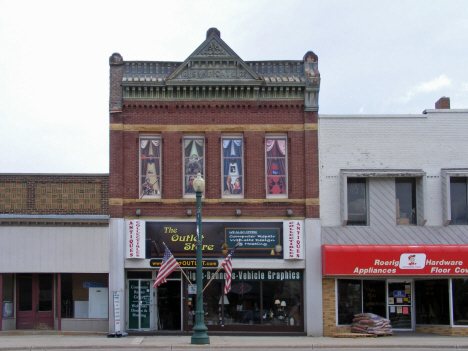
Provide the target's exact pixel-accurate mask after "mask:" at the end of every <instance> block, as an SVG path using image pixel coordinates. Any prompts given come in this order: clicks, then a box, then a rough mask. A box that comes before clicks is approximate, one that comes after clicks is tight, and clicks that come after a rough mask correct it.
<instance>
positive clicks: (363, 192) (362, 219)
mask: <svg viewBox="0 0 468 351" xmlns="http://www.w3.org/2000/svg"><path fill="white" fill-rule="evenodd" d="M347 181H348V186H347V189H348V194H347V195H348V196H347V199H348V206H347V207H348V222H347V223H346V225H348V226H357V225H362V226H366V225H368V216H367V180H366V178H348V179H347Z"/></svg>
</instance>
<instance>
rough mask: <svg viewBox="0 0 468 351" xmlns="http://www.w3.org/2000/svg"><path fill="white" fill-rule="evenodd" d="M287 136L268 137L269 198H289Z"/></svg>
mask: <svg viewBox="0 0 468 351" xmlns="http://www.w3.org/2000/svg"><path fill="white" fill-rule="evenodd" d="M286 145H287V143H286V136H273V135H270V136H268V135H267V136H266V143H265V147H266V150H265V151H266V173H267V174H266V194H267V197H287V196H288V183H287V179H288V178H287V169H288V165H287V157H286V155H287V150H286Z"/></svg>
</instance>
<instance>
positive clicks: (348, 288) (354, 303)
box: [338, 279, 362, 324]
mask: <svg viewBox="0 0 468 351" xmlns="http://www.w3.org/2000/svg"><path fill="white" fill-rule="evenodd" d="M361 302H362V300H361V281H360V280H354V279H338V324H351V323H352V322H353V318H354V315H355V314H358V313H361V311H362V303H361Z"/></svg>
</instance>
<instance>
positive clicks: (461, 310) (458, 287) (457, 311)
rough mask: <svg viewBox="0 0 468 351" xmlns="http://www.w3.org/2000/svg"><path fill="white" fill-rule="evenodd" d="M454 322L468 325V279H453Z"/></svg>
mask: <svg viewBox="0 0 468 351" xmlns="http://www.w3.org/2000/svg"><path fill="white" fill-rule="evenodd" d="M452 301H453V324H454V325H468V279H452Z"/></svg>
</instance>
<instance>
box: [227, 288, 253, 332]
mask: <svg viewBox="0 0 468 351" xmlns="http://www.w3.org/2000/svg"><path fill="white" fill-rule="evenodd" d="M226 296H227V298H228V300H229V307H228V308H226V310H227V314H229V315H230V316H232V317H231V318H230V319H229V320H228V319H227V318H226V321H225V322H231V323H230V324H244V325H246V324H247V325H253V324H260V323H261V313H260V307H261V304H260V296H261V295H260V282H256V281H249V282H244V281H232V285H231V291H230V292H229V293H228V294H227V295H226ZM225 324H228V323H225Z"/></svg>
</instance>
